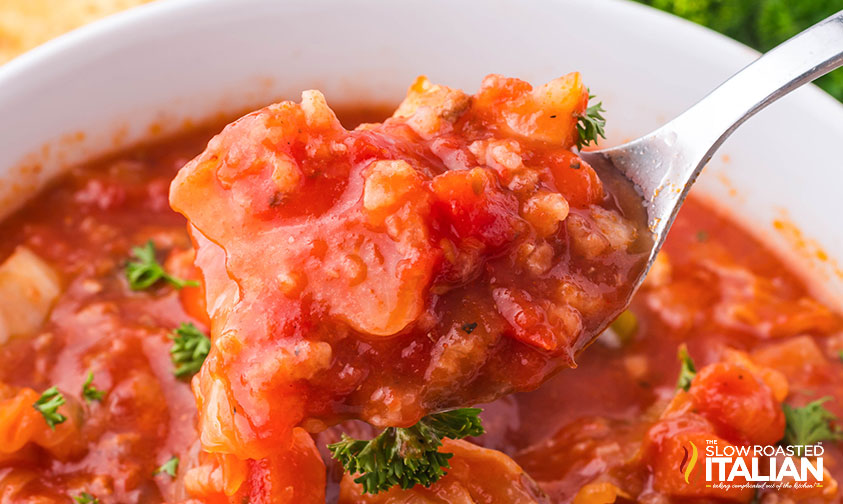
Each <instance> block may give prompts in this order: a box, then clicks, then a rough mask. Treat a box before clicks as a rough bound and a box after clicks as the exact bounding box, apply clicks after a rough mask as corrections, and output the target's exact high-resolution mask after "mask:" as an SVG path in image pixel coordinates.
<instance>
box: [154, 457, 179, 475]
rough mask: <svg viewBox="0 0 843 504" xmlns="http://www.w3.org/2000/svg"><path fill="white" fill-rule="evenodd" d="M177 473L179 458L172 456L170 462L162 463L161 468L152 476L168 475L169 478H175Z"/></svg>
mask: <svg viewBox="0 0 843 504" xmlns="http://www.w3.org/2000/svg"><path fill="white" fill-rule="evenodd" d="M178 472H179V458H178V457H176V456H175V455H173V457H172V458H170V460H168V461H166V462H164V463H163V464H162V465H161V467H159V468H158V469H156V470H155V471H154V472H153V473H152V475H153V476H155V475H156V474H162V473H163V474H169V475H170V476H171V477H173V478H175V477H176V473H178Z"/></svg>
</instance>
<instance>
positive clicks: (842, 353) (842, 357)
mask: <svg viewBox="0 0 843 504" xmlns="http://www.w3.org/2000/svg"><path fill="white" fill-rule="evenodd" d="M837 358H838V359H839V360H840V362H843V350H840V352H838V353H837Z"/></svg>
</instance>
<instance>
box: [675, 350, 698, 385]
mask: <svg viewBox="0 0 843 504" xmlns="http://www.w3.org/2000/svg"><path fill="white" fill-rule="evenodd" d="M677 357H678V358H679V363H680V368H679V379H678V380H677V381H676V388H681V389H682V390H684V391H685V392H687V391H688V389H690V388H691V380H693V379H694V377H695V376H697V367H696V366H695V365H694V361H693V359H691V356H690V355H689V354H688V347H687V346H686V345H685V344H684V343H683V344H681V345H679V352H678V354H677Z"/></svg>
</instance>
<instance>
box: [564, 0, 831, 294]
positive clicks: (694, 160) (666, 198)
mask: <svg viewBox="0 0 843 504" xmlns="http://www.w3.org/2000/svg"><path fill="white" fill-rule="evenodd" d="M840 66H843V11H840V12H838V13H837V14H835V15H833V16H831V17H829V18H827V19H825V20H824V21H821V22H819V23H817V24H816V25H814V26H812V27H810V28H808V29H807V30H805V31H803V32H802V33H800V34H798V35H796V36H795V37H793V38H791V39H789V40H787V41H785V42H784V43H782V44H781V45H779V46H777V47H775V48H774V49H772V50H771V51H769V52H767V53H766V54H764V55H762V56H761V57H760V58H758V59H757V60H755V61H754V62H752V63H751V64H749V65H748V66H746V67H745V68H743V69H742V70H740V71H739V72H738V73H736V74H735V75H733V76H732V77H731V78H729V79H728V80H727V81H726V82H724V83H723V84H721V85H720V86H719V87H718V88H716V89H715V90H714V91H712V92H711V93H710V94H708V95H707V96H706V97H705V98H703V99H702V100H700V101H699V102H697V103H696V104H695V105H694V106H692V107H691V108H689V109H688V110H686V111H685V112H683V113H682V114H681V115H679V116H678V117H677V118H675V119H673V120H672V121H670V122H668V123H667V124H665V125H664V126H662V127H660V128H659V129H657V130H655V131H653V132H652V133H650V134H648V135H645V136H643V137H641V138H639V139H637V140H633V141H631V142H628V143H625V144H623V145H619V146H617V147H611V148H608V149H602V150H595V151H590V152H588V151H586V152H581V153H580V155H581V156H582V158H583V159H585V161H586V162H588V163H589V164H590V165H591V166H592V167H594V168H595V169H596V170H597V171H598V173H599V174H600V176H601V178H605V177H606V175H608V176H609V178H620V179H622V181H623V180H625V181H626V182H628V183H629V184H631V185H632V186H634V188H635V192H637V195H638V196H639V197H640V198H641V204H642V205H643V207H644V209H645V211H646V219H647V224H648V226H649V228H650V231H651V232H652V240H653V241H652V247H651V248H650V250H649V257H648V261H647V265H646V267H645V268H644V269H643V270H642V272H641V274H640V275H639V276H638V278H637V279H636V280H635V282H634V283H633V286H632V287H633V289H632V290H631V292H630V297H631V296H632V293H634V292H635V290H636V289H637V288H638V287H639V286H640V285H641V282H642V281H643V280H644V276H645V275H646V273H647V271H648V270H649V269H650V266H651V265H652V264H653V261H654V260H655V258H656V254H657V253H658V252H659V250H660V249H661V247H662V244H663V243H664V239H665V237H666V236H667V232H668V231H669V230H670V226H671V225H672V224H673V220H674V219H675V218H676V214H677V213H678V212H679V207H681V206H682V202H683V201H684V200H685V197H686V196H687V195H688V191H689V190H690V189H691V185H693V183H694V181H695V180H696V179H697V176H698V175H699V173H700V171H702V169H703V166H705V164H706V163H707V162H708V161H709V159H711V156H712V155H713V154H714V152H715V151H716V150H717V148H718V147H720V145H721V144H722V143H723V141H724V140H726V138H728V137H729V135H731V134H732V132H733V131H735V130H736V129H737V128H738V126H740V125H741V124H743V122H744V121H746V120H747V119H748V118H749V117H751V116H752V115H753V114H755V113H756V112H758V111H759V110H761V109H763V108H764V107H766V106H767V105H769V104H771V103H773V102H774V101H776V100H778V99H779V98H781V97H782V96H784V95H786V94H787V93H789V92H791V91H793V90H794V89H796V88H798V87H799V86H801V85H803V84H805V83H808V82H811V81H812V80H814V79H816V78H818V77H821V76H823V75H825V74H826V73H828V72H830V71H832V70H834V69H836V68H838V67H840ZM628 301H629V299H627V302H628Z"/></svg>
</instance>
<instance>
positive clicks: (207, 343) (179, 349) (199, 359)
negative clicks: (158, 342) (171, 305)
mask: <svg viewBox="0 0 843 504" xmlns="http://www.w3.org/2000/svg"><path fill="white" fill-rule="evenodd" d="M170 338H172V340H173V346H172V347H171V348H170V359H171V360H172V361H173V364H174V365H175V366H176V367H175V369H174V370H173V374H175V375H176V376H178V377H179V378H182V377H190V376H193V375H194V374H196V373H197V372H198V371H199V368H201V367H202V363H203V362H205V357H207V356H208V353H209V352H210V351H211V340H209V339H208V337H207V336H205V334H204V333H203V332H202V331H200V330H199V329H198V328H197V327H196V326H195V325H193V324H192V323H191V322H187V323H182V324H181V325H180V326H179V327H178V329H176V330H174V331H173V332H171V333H170Z"/></svg>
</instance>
